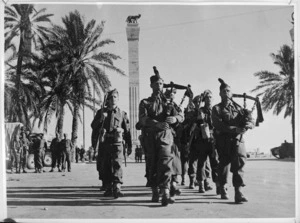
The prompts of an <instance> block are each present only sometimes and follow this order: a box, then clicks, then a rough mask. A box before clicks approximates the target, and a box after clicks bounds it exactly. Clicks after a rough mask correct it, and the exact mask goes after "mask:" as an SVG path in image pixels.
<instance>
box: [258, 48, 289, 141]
mask: <svg viewBox="0 0 300 223" xmlns="http://www.w3.org/2000/svg"><path fill="white" fill-rule="evenodd" d="M271 57H272V59H273V61H274V64H276V65H277V66H279V68H280V71H279V73H278V74H276V73H273V72H269V71H260V72H257V73H255V74H254V76H256V77H258V78H259V79H260V84H259V85H258V86H257V87H256V88H255V89H253V90H252V92H254V91H259V90H260V91H261V92H260V93H259V94H258V95H257V96H260V95H263V98H262V108H263V110H265V111H269V110H272V109H273V113H274V114H275V115H279V114H280V113H281V112H282V111H284V118H286V117H288V116H292V131H293V142H295V97H294V93H295V91H294V51H293V49H292V48H291V47H290V46H288V45H283V46H282V47H281V48H280V50H279V51H278V53H277V54H274V53H272V54H271Z"/></svg>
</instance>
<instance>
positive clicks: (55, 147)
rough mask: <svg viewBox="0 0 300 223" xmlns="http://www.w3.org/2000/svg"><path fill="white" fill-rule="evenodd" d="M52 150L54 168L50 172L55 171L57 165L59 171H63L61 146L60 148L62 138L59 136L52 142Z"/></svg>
mask: <svg viewBox="0 0 300 223" xmlns="http://www.w3.org/2000/svg"><path fill="white" fill-rule="evenodd" d="M50 150H51V154H52V166H51V167H52V169H51V170H50V172H53V169H54V168H55V167H56V166H57V168H58V171H59V172H60V171H61V168H60V166H61V148H60V139H59V138H58V137H55V138H54V139H53V140H52V142H51V144H50Z"/></svg>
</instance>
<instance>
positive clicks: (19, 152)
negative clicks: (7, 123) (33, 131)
mask: <svg viewBox="0 0 300 223" xmlns="http://www.w3.org/2000/svg"><path fill="white" fill-rule="evenodd" d="M11 155H12V157H13V159H12V160H13V161H12V167H11V172H12V173H13V167H14V166H15V167H16V173H20V172H21V166H22V156H23V145H22V141H21V140H19V139H17V140H14V141H13V146H12V151H11Z"/></svg>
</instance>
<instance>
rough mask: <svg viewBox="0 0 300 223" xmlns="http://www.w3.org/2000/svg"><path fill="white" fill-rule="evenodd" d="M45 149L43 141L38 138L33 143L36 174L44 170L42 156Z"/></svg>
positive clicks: (45, 145)
mask: <svg viewBox="0 0 300 223" xmlns="http://www.w3.org/2000/svg"><path fill="white" fill-rule="evenodd" d="M45 149H47V144H46V141H45V139H43V138H42V137H38V138H37V139H36V140H35V142H34V159H35V169H36V172H39V173H41V172H42V171H43V168H44V165H43V163H44V156H45Z"/></svg>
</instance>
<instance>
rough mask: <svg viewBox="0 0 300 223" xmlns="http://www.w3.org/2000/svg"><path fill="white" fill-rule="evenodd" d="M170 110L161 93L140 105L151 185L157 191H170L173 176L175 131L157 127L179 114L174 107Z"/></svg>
mask: <svg viewBox="0 0 300 223" xmlns="http://www.w3.org/2000/svg"><path fill="white" fill-rule="evenodd" d="M168 109H169V108H168V107H167V101H166V100H165V99H164V97H162V96H161V95H160V93H157V94H155V93H153V94H152V95H151V97H149V98H147V99H143V100H142V101H141V102H140V105H139V119H140V122H141V123H142V125H143V126H145V128H144V131H145V144H146V145H147V158H148V159H149V163H150V168H149V175H150V176H149V183H150V185H151V187H152V189H153V190H156V189H155V188H156V187H160V188H161V189H168V190H169V189H170V183H171V178H172V175H173V153H172V145H173V143H174V137H173V133H174V129H173V128H172V127H171V126H170V128H168V129H166V130H160V129H157V128H156V127H155V123H156V122H164V121H165V120H166V118H167V116H175V115H176V114H177V112H176V110H175V109H174V107H170V110H169V111H168ZM181 118H182V117H181Z"/></svg>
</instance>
